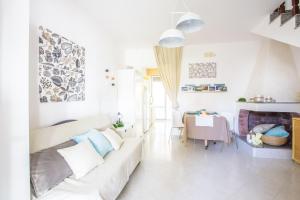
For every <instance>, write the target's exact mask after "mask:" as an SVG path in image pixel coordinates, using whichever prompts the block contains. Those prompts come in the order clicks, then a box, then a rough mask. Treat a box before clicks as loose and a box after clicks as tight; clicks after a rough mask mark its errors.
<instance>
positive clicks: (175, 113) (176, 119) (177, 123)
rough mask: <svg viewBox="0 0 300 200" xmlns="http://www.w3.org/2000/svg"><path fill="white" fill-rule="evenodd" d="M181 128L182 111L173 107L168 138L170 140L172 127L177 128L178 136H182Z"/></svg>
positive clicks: (182, 125)
mask: <svg viewBox="0 0 300 200" xmlns="http://www.w3.org/2000/svg"><path fill="white" fill-rule="evenodd" d="M183 128H184V124H183V122H182V113H181V112H180V111H179V110H177V109H173V110H172V127H171V131H170V137H169V140H171V138H172V136H173V134H174V133H173V132H174V129H177V130H179V138H180V137H181V136H182V131H183Z"/></svg>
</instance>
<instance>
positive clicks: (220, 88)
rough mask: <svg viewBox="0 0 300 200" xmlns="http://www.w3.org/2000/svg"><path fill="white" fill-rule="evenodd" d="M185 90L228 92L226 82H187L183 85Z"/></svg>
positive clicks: (182, 89)
mask: <svg viewBox="0 0 300 200" xmlns="http://www.w3.org/2000/svg"><path fill="white" fill-rule="evenodd" d="M181 91H183V92H226V91H227V86H226V85H225V84H201V85H193V84H187V85H185V86H182V87H181Z"/></svg>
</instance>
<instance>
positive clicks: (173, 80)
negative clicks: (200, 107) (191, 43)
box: [154, 46, 183, 108]
mask: <svg viewBox="0 0 300 200" xmlns="http://www.w3.org/2000/svg"><path fill="white" fill-rule="evenodd" d="M182 51H183V48H182V47H179V48H163V47H160V46H155V47H154V54H155V58H156V63H157V66H158V72H159V75H160V78H161V80H162V83H163V85H164V87H165V90H166V93H167V95H168V97H169V98H170V100H171V102H172V106H173V108H178V106H179V105H178V101H177V94H178V90H179V85H180V73H181V61H182Z"/></svg>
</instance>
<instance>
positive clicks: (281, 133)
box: [265, 126, 289, 137]
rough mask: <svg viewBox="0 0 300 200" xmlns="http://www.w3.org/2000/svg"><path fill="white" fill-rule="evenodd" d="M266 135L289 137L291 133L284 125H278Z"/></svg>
mask: <svg viewBox="0 0 300 200" xmlns="http://www.w3.org/2000/svg"><path fill="white" fill-rule="evenodd" d="M265 135H268V136H275V137H288V136H289V133H288V132H287V131H286V130H285V129H284V126H277V127H275V128H272V129H270V130H269V131H267V132H266V134H265Z"/></svg>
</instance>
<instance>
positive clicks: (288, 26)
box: [252, 0, 300, 47]
mask: <svg viewBox="0 0 300 200" xmlns="http://www.w3.org/2000/svg"><path fill="white" fill-rule="evenodd" d="M299 6H300V3H299V0H287V1H285V2H284V3H282V4H280V5H279V7H278V8H276V9H275V10H274V11H273V12H272V13H271V14H270V15H268V16H266V17H265V18H264V19H263V20H262V21H261V22H260V23H259V24H258V25H257V26H256V27H255V28H254V29H253V30H252V32H253V33H255V34H258V35H261V36H264V37H267V38H271V39H274V40H278V41H281V42H284V43H287V44H290V45H293V46H296V47H300V12H299V10H300V9H299Z"/></svg>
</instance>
